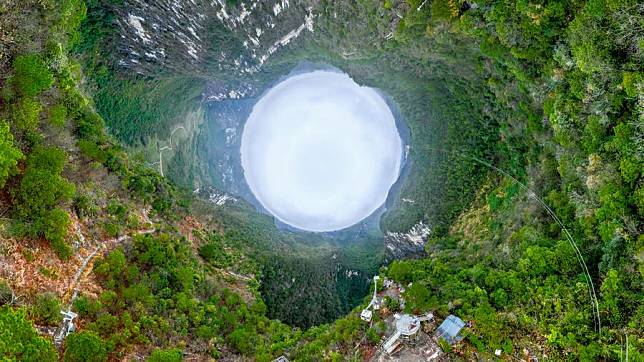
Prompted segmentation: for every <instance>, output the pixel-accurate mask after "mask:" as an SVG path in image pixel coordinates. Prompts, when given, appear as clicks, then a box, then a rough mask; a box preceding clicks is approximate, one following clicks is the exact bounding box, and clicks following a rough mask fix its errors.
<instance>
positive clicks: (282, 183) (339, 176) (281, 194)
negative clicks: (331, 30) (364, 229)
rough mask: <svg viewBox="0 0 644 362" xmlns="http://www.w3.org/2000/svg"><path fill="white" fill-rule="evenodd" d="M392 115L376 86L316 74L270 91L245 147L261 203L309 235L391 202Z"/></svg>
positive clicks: (395, 154)
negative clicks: (387, 199)
mask: <svg viewBox="0 0 644 362" xmlns="http://www.w3.org/2000/svg"><path fill="white" fill-rule="evenodd" d="M401 153H402V142H401V140H400V135H399V134H398V129H397V128H396V123H395V120H394V116H393V114H392V113H391V110H390V109H389V106H387V103H386V102H385V101H384V99H383V98H382V97H381V96H380V95H379V94H378V93H377V92H376V91H375V90H373V89H372V88H368V87H361V86H360V85H358V84H357V83H356V82H354V81H353V80H352V79H351V78H350V77H349V76H347V75H346V74H342V73H338V72H331V71H314V72H310V73H305V74H300V75H295V76H292V77H290V78H288V79H286V80H284V81H283V82H281V83H279V84H277V85H276V86H275V87H273V88H271V89H270V90H269V91H268V92H267V93H266V94H265V95H264V96H263V97H262V98H261V99H260V100H259V101H258V102H257V104H255V106H254V107H253V110H252V112H251V114H250V116H249V117H248V120H247V121H246V125H245V126H244V132H243V135H242V142H241V160H242V167H243V168H244V176H245V177H246V181H247V182H248V185H249V186H250V189H251V191H252V192H253V194H254V195H255V197H256V198H257V199H258V200H259V202H260V203H261V204H262V205H263V206H264V207H265V208H266V209H267V210H268V211H269V212H270V213H271V214H273V215H274V216H275V217H277V218H278V219H279V220H281V221H283V222H284V223H286V224H289V225H291V226H294V227H296V228H299V229H304V230H309V231H316V232H322V231H333V230H340V229H344V228H346V227H349V226H351V225H354V224H356V223H358V222H359V221H361V220H363V219H364V218H366V217H367V216H369V215H370V214H371V213H372V212H374V211H375V210H376V209H378V208H379V207H380V206H381V205H382V204H383V203H384V202H385V200H386V198H387V194H388V192H389V189H390V188H391V186H392V185H393V184H394V183H395V182H396V179H397V178H398V174H399V171H400V161H401Z"/></svg>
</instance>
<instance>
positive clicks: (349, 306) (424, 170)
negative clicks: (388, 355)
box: [0, 0, 644, 361]
mask: <svg viewBox="0 0 644 362" xmlns="http://www.w3.org/2000/svg"><path fill="white" fill-rule="evenodd" d="M292 2H294V1H292ZM225 3H226V4H227V5H226V6H228V7H229V8H228V9H229V10H230V12H231V13H234V14H236V15H239V14H243V13H244V12H243V11H242V10H243V9H246V7H244V6H246V5H244V4H242V3H241V2H237V1H226V2H225ZM135 5H136V2H130V1H120V0H33V1H32V0H25V1H11V0H0V355H1V356H2V357H3V358H4V359H7V360H10V361H14V360H15V361H22V360H24V361H33V360H38V361H55V360H65V361H86V360H92V361H107V360H141V359H145V360H150V361H180V360H209V359H213V360H257V361H271V360H273V359H274V358H277V357H278V356H280V355H286V356H288V358H289V359H290V360H295V361H340V360H355V361H358V360H369V359H370V358H372V357H373V356H374V351H375V350H376V349H377V347H378V346H379V344H380V342H381V339H382V338H383V337H384V336H385V334H386V333H385V328H384V327H383V326H384V322H383V316H384V313H387V312H391V311H396V310H397V309H398V308H399V305H393V304H386V308H385V309H384V311H383V312H382V315H379V314H378V313H375V315H374V320H373V322H372V323H371V324H367V323H364V322H363V321H362V320H361V319H360V318H359V312H360V309H361V307H364V306H365V305H366V304H367V302H368V300H367V299H369V298H368V297H366V298H364V300H363V297H364V296H365V295H366V294H367V292H368V289H369V284H368V283H369V280H370V277H371V276H372V274H377V273H379V274H380V275H381V277H383V278H384V277H388V278H390V279H392V280H394V281H396V282H398V283H400V284H401V285H404V286H406V290H405V291H404V293H403V296H404V298H405V300H406V305H405V306H404V311H405V312H408V313H413V314H421V313H426V312H433V313H434V314H435V315H436V316H437V317H439V318H442V317H445V316H447V315H448V314H455V315H458V316H460V317H461V318H462V319H463V320H467V321H469V322H471V327H468V328H466V329H464V332H463V334H464V337H465V338H464V340H463V341H461V342H459V343H458V344H455V345H453V346H451V347H449V346H447V345H443V348H444V352H445V355H444V356H443V357H442V358H444V359H445V360H491V359H494V358H497V357H496V356H495V354H494V352H495V350H501V351H502V353H503V357H501V359H504V360H516V359H523V360H528V359H530V358H536V359H539V360H542V359H547V360H571V359H572V360H583V361H586V360H589V361H590V360H626V356H628V360H632V361H638V360H642V359H644V334H643V333H642V327H641V326H642V325H644V303H642V301H643V297H642V296H643V290H644V288H643V287H644V279H643V276H644V264H643V263H644V237H643V236H642V234H643V233H642V229H643V228H644V226H643V220H644V178H643V170H644V129H643V128H644V111H643V109H644V73H643V69H642V64H644V62H643V60H644V59H643V58H644V53H643V52H644V50H643V48H644V40H643V39H642V34H644V20H643V19H644V6H643V5H642V4H640V3H638V2H637V1H635V0H610V1H601V0H591V1H572V0H571V1H554V0H553V1H535V2H527V1H510V0H507V1H505V0H482V1H477V2H466V1H462V0H433V1H432V0H427V1H423V0H404V1H398V0H385V1H355V2H349V1H332V0H323V1H319V2H311V4H309V3H308V2H307V3H304V2H303V3H301V4H297V5H294V6H293V9H294V10H293V13H287V17H286V20H284V21H285V23H284V24H286V25H284V24H278V25H276V26H277V27H278V28H279V27H284V28H285V29H286V30H287V31H288V30H289V29H290V28H288V27H289V26H300V21H301V20H303V19H300V18H301V17H303V16H307V18H306V19H307V21H309V18H308V16H309V12H310V14H313V15H311V18H310V19H314V20H311V21H313V22H314V25H311V26H312V28H313V30H312V31H309V30H306V31H307V32H308V33H302V34H304V35H302V36H301V37H300V38H298V39H297V40H296V41H293V42H292V43H290V44H288V45H285V46H284V47H283V48H280V50H279V51H277V52H276V53H275V54H272V53H271V54H272V58H270V60H269V61H267V62H266V63H265V65H264V68H261V69H260V70H259V71H257V72H256V73H250V72H248V73H240V72H239V71H238V70H239V69H237V68H235V66H234V64H236V63H235V59H236V58H225V61H224V60H222V61H221V65H222V66H220V67H218V64H219V63H218V61H217V60H216V59H219V58H217V57H219V56H220V52H219V51H222V52H223V51H226V52H231V54H233V53H235V52H242V53H243V55H244V56H245V57H248V58H249V59H250V58H251V56H250V55H249V54H250V53H248V52H250V50H248V48H243V49H242V48H240V45H239V44H238V42H239V41H242V40H243V38H241V35H239V34H237V33H235V32H231V30H230V29H229V28H223V27H218V26H217V24H216V23H209V26H208V28H207V30H208V31H209V33H208V34H209V36H208V37H207V38H206V37H204V39H208V41H211V43H212V44H210V45H209V47H208V48H207V49H206V50H205V51H204V52H203V54H205V55H204V57H205V58H204V59H205V60H204V61H203V63H201V64H200V63H198V62H192V63H190V64H189V66H186V67H182V66H181V65H182V63H181V61H182V60H181V59H183V58H181V57H186V56H188V57H189V56H190V54H188V55H186V54H184V53H181V52H180V51H178V50H177V51H176V54H171V55H172V56H169V57H168V59H170V60H171V61H170V60H169V61H168V62H166V63H164V67H159V68H156V66H155V63H154V62H153V61H150V62H148V63H145V64H144V65H142V67H140V68H136V67H129V66H128V67H123V66H120V65H119V62H118V60H119V59H120V58H119V57H122V56H125V55H127V54H125V51H124V49H127V50H128V51H130V50H131V48H126V47H125V45H127V41H128V40H127V39H126V40H119V39H121V38H120V34H119V26H121V25H122V24H123V21H124V20H123V19H126V18H124V17H125V16H127V15H128V13H127V11H128V10H136V7H135ZM206 5H207V4H206V3H204V4H201V3H200V5H199V6H204V8H205V7H206ZM217 6H219V5H217ZM222 6H223V5H222ZM196 8H199V9H201V8H200V7H195V9H196ZM170 11H171V10H168V12H170ZM266 11H267V13H269V14H270V13H275V16H277V14H276V12H275V11H274V10H273V9H271V8H267V9H266ZM186 13H187V14H188V15H190V10H186ZM161 14H162V13H161ZM182 15H183V13H182ZM211 15H212V16H213V19H215V18H216V16H215V14H214V13H213V14H211ZM300 15H301V16H300ZM187 18H188V19H189V16H188V17H187ZM128 19H129V18H128ZM273 20H274V19H273V18H271V21H273ZM119 21H121V22H119ZM135 24H136V21H135ZM306 24H307V23H305V25H306ZM162 25H163V24H162ZM237 25H239V24H237ZM237 25H236V26H237ZM240 26H241V25H240ZM251 30H253V31H254V29H251ZM258 36H259V35H258ZM271 36H273V37H275V36H276V35H271ZM274 40H275V39H273V38H271V41H274ZM278 40H279V38H278ZM120 41H123V42H122V43H120ZM141 41H142V42H143V40H141ZM270 44H271V43H268V45H267V44H261V46H260V47H259V48H258V49H260V50H261V49H263V47H268V46H269V45H270ZM258 51H259V50H258ZM124 54H125V55H124ZM128 54H129V53H128ZM200 54H202V53H200ZM130 55H131V54H130ZM130 55H127V56H130ZM243 59H245V58H242V60H243ZM174 61H176V62H177V63H172V62H174ZM249 61H250V60H249ZM300 61H311V62H320V63H325V64H331V65H333V66H336V67H338V68H340V69H342V70H344V71H346V72H347V73H348V74H350V75H351V76H352V77H354V79H356V81H358V82H359V83H361V84H364V85H368V86H372V87H377V88H379V89H381V90H383V91H384V92H386V93H387V94H388V95H389V96H391V97H392V99H393V100H394V101H395V102H396V103H397V105H398V106H399V107H400V112H401V113H402V117H403V118H404V120H405V122H406V123H407V125H408V126H409V129H410V132H411V140H410V149H409V152H410V155H411V156H410V157H411V158H410V160H411V168H410V172H409V175H408V176H407V178H405V179H404V180H403V184H402V188H401V191H400V193H399V194H398V195H396V197H394V200H393V205H392V207H391V208H390V209H389V210H387V213H385V214H384V216H383V218H382V220H381V222H380V230H377V231H373V230H371V231H361V232H357V233H349V232H347V233H346V234H340V236H336V238H328V237H326V236H321V235H316V234H312V233H297V232H291V231H284V230H280V229H278V228H277V227H276V226H275V224H274V221H273V219H272V218H271V217H269V216H266V215H263V214H260V213H258V212H256V211H255V210H254V209H253V208H252V207H251V206H250V204H249V203H246V202H244V201H240V202H238V203H235V204H232V205H224V206H221V205H215V204H213V203H212V202H209V201H208V200H205V199H202V198H200V197H199V195H198V194H197V193H193V191H194V190H193V189H183V188H182V187H178V186H176V184H177V183H178V184H181V185H188V186H194V185H190V182H188V181H187V180H188V179H185V180H182V179H176V178H177V177H178V176H181V174H182V172H183V171H182V172H178V171H176V170H195V169H197V168H201V163H200V162H202V161H203V160H202V159H200V158H198V154H199V150H202V148H199V147H201V146H200V145H201V144H200V142H205V141H207V139H203V138H200V137H203V134H201V133H199V132H200V131H199V128H198V126H195V128H194V129H193V130H192V131H194V132H195V134H193V135H192V136H190V137H192V138H187V140H189V141H185V142H184V145H183V146H184V148H182V149H183V150H185V153H182V152H177V153H176V154H174V155H173V157H174V158H173V159H172V160H171V162H170V166H169V167H176V168H175V169H174V170H175V171H174V172H172V171H170V172H169V174H171V175H173V178H174V179H173V180H168V179H166V178H164V177H163V176H162V175H161V174H159V173H158V172H157V169H156V168H155V167H151V162H150V160H149V159H145V155H147V154H148V153H146V152H148V151H150V150H151V149H152V150H154V151H155V153H156V149H155V147H156V148H159V147H158V144H156V143H154V141H155V140H159V139H166V138H167V137H169V136H171V130H172V129H173V128H174V127H176V126H181V125H182V122H184V120H185V119H186V118H187V116H186V115H188V114H190V115H193V116H194V115H195V114H201V113H199V112H201V110H202V108H203V107H205V105H206V104H207V102H209V101H208V100H206V99H205V97H204V96H205V95H208V94H210V93H209V92H211V91H212V89H213V88H217V89H220V88H221V89H226V90H227V91H228V90H229V88H227V87H228V86H230V87H231V88H230V89H233V88H234V89H238V88H235V87H238V86H239V85H240V84H242V85H243V86H248V87H249V88H248V89H250V88H252V89H253V92H256V93H261V91H263V89H265V87H266V86H268V85H270V84H272V82H274V81H275V80H276V79H277V78H279V77H280V76H283V75H285V74H288V71H290V70H291V69H292V68H293V67H294V66H295V65H296V64H297V63H299V62H300ZM186 64H187V63H186ZM242 64H243V63H242ZM200 65H203V69H202V68H200ZM258 69H259V68H258ZM135 70H139V71H141V72H137V71H135ZM233 85H234V86H233ZM218 87H219V88H218ZM244 89H246V88H244ZM248 89H246V90H248ZM249 92H250V91H249ZM253 92H251V93H249V94H251V95H252V94H254V93H253ZM213 94H214V93H213ZM249 97H250V95H249ZM206 98H207V97H206ZM197 123H198V122H197ZM170 144H171V145H172V140H170ZM196 155H197V156H196ZM172 165H174V166H172ZM201 171H203V169H201ZM201 171H200V172H201ZM210 176H212V175H210ZM210 176H202V175H200V177H202V179H206V178H207V177H210ZM409 200H411V201H409ZM419 222H423V223H425V224H427V225H429V227H430V228H431V235H430V238H429V240H427V241H426V243H425V245H424V249H425V252H426V255H424V256H422V257H421V256H418V255H417V256H418V258H416V259H409V260H398V261H395V262H393V263H391V264H390V265H381V262H382V259H383V254H384V253H385V251H384V247H383V243H382V238H383V233H384V234H386V233H387V232H393V231H397V232H402V233H404V232H407V231H408V230H409V229H410V228H412V227H413V226H414V225H417V224H418V223H419ZM347 235H348V236H347ZM379 266H381V267H380V270H378V267H379ZM390 303H391V302H390ZM356 306H357V307H356ZM61 310H63V311H67V310H71V311H73V312H75V313H77V314H78V317H77V319H76V320H75V322H74V323H75V324H76V327H77V331H76V332H74V333H71V334H69V335H68V336H67V337H66V338H63V339H62V340H60V339H57V338H56V336H57V335H58V333H59V332H60V331H61V330H63V329H61V328H64V326H65V324H64V323H63V320H62V315H61V314H60V311H61Z"/></svg>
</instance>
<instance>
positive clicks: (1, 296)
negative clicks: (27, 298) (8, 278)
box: [0, 281, 14, 307]
mask: <svg viewBox="0 0 644 362" xmlns="http://www.w3.org/2000/svg"><path fill="white" fill-rule="evenodd" d="M13 301H14V294H13V291H12V290H11V287H10V286H9V284H7V283H6V282H4V281H0V307H2V306H4V305H5V304H9V303H12V302H13Z"/></svg>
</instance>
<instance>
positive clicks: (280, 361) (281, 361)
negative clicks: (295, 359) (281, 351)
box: [273, 356, 289, 362]
mask: <svg viewBox="0 0 644 362" xmlns="http://www.w3.org/2000/svg"><path fill="white" fill-rule="evenodd" d="M273 362H289V361H288V359H287V358H286V357H284V356H279V357H277V358H275V359H274V360H273Z"/></svg>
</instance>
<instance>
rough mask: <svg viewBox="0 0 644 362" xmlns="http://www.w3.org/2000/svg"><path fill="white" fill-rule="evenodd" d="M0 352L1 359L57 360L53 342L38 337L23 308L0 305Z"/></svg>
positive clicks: (53, 361)
mask: <svg viewBox="0 0 644 362" xmlns="http://www.w3.org/2000/svg"><path fill="white" fill-rule="evenodd" d="M0 354H1V355H2V359H3V361H39V362H55V361H58V356H57V355H56V350H55V349H54V346H53V344H52V343H51V342H50V341H49V340H48V339H45V338H43V337H40V336H39V335H38V333H37V332H36V330H35V329H34V327H33V326H32V324H31V322H29V321H28V320H27V319H26V318H25V311H24V310H23V309H17V310H13V309H11V308H10V307H8V306H4V307H0Z"/></svg>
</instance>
